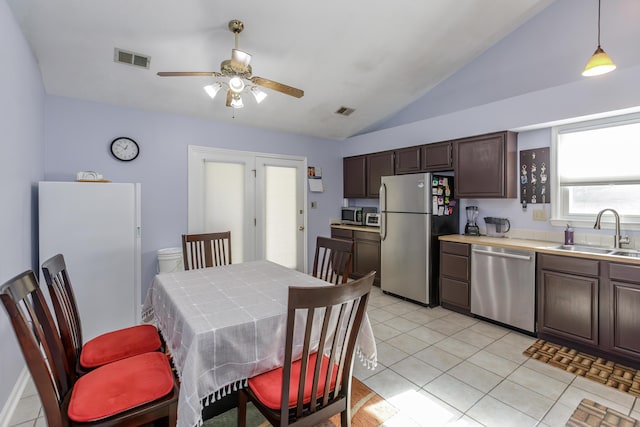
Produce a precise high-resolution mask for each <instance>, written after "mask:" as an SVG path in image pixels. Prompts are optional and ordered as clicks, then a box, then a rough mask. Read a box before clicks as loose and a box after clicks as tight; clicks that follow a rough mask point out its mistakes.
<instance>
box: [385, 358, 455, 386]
mask: <svg viewBox="0 0 640 427" xmlns="http://www.w3.org/2000/svg"><path fill="white" fill-rule="evenodd" d="M389 369H391V370H393V371H395V372H397V373H398V374H400V375H402V376H403V377H405V378H406V379H408V380H409V381H411V382H412V383H414V384H416V385H418V386H420V387H422V386H424V385H425V384H427V383H428V382H430V381H433V379H435V378H437V377H438V376H440V375H442V371H441V370H439V369H438V368H435V367H433V366H431V365H429V364H428V363H425V362H423V361H422V360H420V359H416V358H415V357H413V356H410V357H407V358H406V359H403V360H401V361H399V362H398V363H395V364H393V365H391V366H389Z"/></svg>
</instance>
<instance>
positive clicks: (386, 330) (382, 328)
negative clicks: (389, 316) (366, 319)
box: [371, 323, 401, 341]
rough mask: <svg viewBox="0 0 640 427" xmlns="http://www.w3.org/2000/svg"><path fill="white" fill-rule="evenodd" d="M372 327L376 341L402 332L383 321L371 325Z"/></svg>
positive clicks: (384, 339)
mask: <svg viewBox="0 0 640 427" xmlns="http://www.w3.org/2000/svg"><path fill="white" fill-rule="evenodd" d="M371 329H372V330H373V336H374V337H375V338H376V341H386V340H388V339H389V338H393V337H395V336H397V335H400V334H401V332H400V331H399V330H397V329H394V328H392V327H390V326H387V325H385V324H383V323H377V324H375V325H371Z"/></svg>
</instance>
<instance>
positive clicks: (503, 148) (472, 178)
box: [453, 131, 518, 199]
mask: <svg viewBox="0 0 640 427" xmlns="http://www.w3.org/2000/svg"><path fill="white" fill-rule="evenodd" d="M517 145H518V143H517V134H516V133H514V132H508V131H505V132H497V133H491V134H486V135H480V136H475V137H471V138H463V139H458V140H455V141H454V149H453V152H454V156H453V157H454V162H453V165H454V171H455V176H456V197H459V198H494V199H500V198H505V199H506V198H515V197H516V188H517V182H516V179H517V170H516V167H517V149H518V147H517Z"/></svg>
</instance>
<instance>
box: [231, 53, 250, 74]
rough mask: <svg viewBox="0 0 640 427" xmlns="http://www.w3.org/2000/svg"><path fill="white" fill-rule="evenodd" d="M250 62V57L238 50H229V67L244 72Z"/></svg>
mask: <svg viewBox="0 0 640 427" xmlns="http://www.w3.org/2000/svg"><path fill="white" fill-rule="evenodd" d="M250 62H251V55H250V54H248V53H247V52H245V51H243V50H240V49H231V66H232V67H234V68H238V70H239V71H241V72H242V71H244V70H246V69H247V66H249V63H250Z"/></svg>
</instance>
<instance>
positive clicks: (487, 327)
mask: <svg viewBox="0 0 640 427" xmlns="http://www.w3.org/2000/svg"><path fill="white" fill-rule="evenodd" d="M469 329H471V330H472V331H474V332H477V333H479V334H482V335H485V336H487V337H489V338H493V339H499V338H502V337H503V336H505V335H507V334H508V333H509V329H507V328H503V327H500V326H497V325H493V324H491V323H487V322H478V323H476V324H474V325H471V327H470V328H469Z"/></svg>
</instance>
